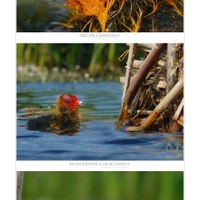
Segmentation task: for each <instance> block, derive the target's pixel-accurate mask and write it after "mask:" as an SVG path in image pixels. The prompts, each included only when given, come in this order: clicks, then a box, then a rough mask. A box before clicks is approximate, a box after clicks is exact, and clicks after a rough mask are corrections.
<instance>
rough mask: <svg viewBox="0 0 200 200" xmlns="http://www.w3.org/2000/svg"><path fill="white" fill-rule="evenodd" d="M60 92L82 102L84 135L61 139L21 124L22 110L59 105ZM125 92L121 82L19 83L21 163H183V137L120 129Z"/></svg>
mask: <svg viewBox="0 0 200 200" xmlns="http://www.w3.org/2000/svg"><path fill="white" fill-rule="evenodd" d="M61 93H73V94H76V95H77V97H78V99H79V100H81V101H83V106H82V107H81V109H80V112H81V114H82V126H81V129H80V131H79V132H77V133H76V134H74V135H56V134H54V133H49V132H45V131H30V130H27V129H26V127H25V126H22V125H25V124H26V119H22V118H21V117H20V114H21V109H22V108H24V107H44V108H45V107H48V106H50V105H54V102H55V99H56V97H57V96H58V95H59V94H61ZM121 94H122V90H121V84H120V83H117V82H96V83H45V84H42V83H26V84H17V115H18V119H17V125H18V126H17V160H183V143H182V142H183V133H175V134H169V133H128V132H126V131H125V130H124V129H123V128H122V129H120V130H119V131H116V130H115V123H116V122H117V118H118V115H119V110H120V104H121Z"/></svg>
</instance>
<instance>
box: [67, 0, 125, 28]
mask: <svg viewBox="0 0 200 200" xmlns="http://www.w3.org/2000/svg"><path fill="white" fill-rule="evenodd" d="M114 2H115V0H92V1H91V0H66V4H65V7H66V8H67V9H69V10H70V11H71V14H72V16H73V18H72V19H71V21H72V20H75V19H82V18H85V17H91V18H90V20H89V21H88V22H87V23H86V25H85V26H84V27H83V29H82V31H83V30H84V29H85V27H86V26H87V25H88V24H90V29H92V28H91V26H92V23H93V21H94V19H97V20H98V21H99V23H100V26H101V31H102V32H105V31H106V22H107V20H108V19H109V17H111V16H112V15H109V10H110V8H111V7H112V5H113V4H114ZM124 2H125V0H123V1H122V4H121V6H120V9H119V10H121V8H122V6H123V4H124ZM115 14H116V12H113V15H115Z"/></svg>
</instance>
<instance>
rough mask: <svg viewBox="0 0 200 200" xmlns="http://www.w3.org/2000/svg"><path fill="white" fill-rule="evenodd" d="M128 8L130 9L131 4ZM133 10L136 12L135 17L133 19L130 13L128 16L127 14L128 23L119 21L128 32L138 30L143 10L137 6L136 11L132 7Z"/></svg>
mask: <svg viewBox="0 0 200 200" xmlns="http://www.w3.org/2000/svg"><path fill="white" fill-rule="evenodd" d="M137 6H138V5H137ZM130 9H131V10H132V4H131V8H130ZM134 12H135V13H136V16H137V19H134V17H133V16H132V15H131V14H130V16H128V19H129V20H130V22H131V23H130V24H129V25H126V24H125V23H123V22H121V24H122V25H123V26H125V27H126V28H127V29H128V30H129V31H130V32H138V31H139V29H140V24H141V21H142V14H143V10H142V9H141V8H140V7H139V6H138V11H137V10H136V9H134Z"/></svg>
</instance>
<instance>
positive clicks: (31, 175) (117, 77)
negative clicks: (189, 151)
mask: <svg viewBox="0 0 200 200" xmlns="http://www.w3.org/2000/svg"><path fill="white" fill-rule="evenodd" d="M16 6H17V8H16V93H17V94H16V116H17V120H16V126H17V127H16V200H183V199H184V1H183V0H16Z"/></svg>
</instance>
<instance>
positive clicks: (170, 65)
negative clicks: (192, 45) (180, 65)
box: [166, 44, 177, 93]
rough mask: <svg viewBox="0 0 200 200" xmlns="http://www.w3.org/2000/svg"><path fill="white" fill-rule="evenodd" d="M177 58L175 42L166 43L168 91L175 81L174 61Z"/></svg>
mask: <svg viewBox="0 0 200 200" xmlns="http://www.w3.org/2000/svg"><path fill="white" fill-rule="evenodd" d="M176 60H177V53H176V44H168V45H167V89H166V92H167V93H168V92H169V91H170V90H171V89H172V88H173V87H174V85H175V84H176V82H177V73H176V66H175V65H174V62H175V61H176Z"/></svg>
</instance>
